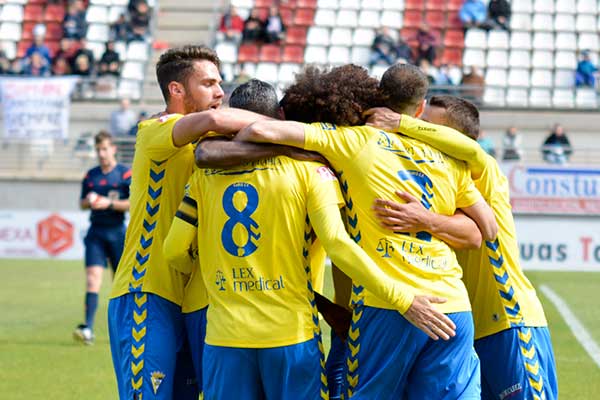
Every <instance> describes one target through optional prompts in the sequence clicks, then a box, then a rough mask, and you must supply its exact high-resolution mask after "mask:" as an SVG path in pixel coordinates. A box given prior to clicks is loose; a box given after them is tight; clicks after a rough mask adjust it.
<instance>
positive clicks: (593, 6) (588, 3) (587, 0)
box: [577, 0, 598, 14]
mask: <svg viewBox="0 0 600 400" xmlns="http://www.w3.org/2000/svg"><path fill="white" fill-rule="evenodd" d="M577 13H578V14H597V13H598V3H597V2H596V0H578V1H577Z"/></svg>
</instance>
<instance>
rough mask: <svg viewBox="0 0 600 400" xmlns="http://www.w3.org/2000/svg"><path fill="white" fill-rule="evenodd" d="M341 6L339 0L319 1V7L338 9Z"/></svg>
mask: <svg viewBox="0 0 600 400" xmlns="http://www.w3.org/2000/svg"><path fill="white" fill-rule="evenodd" d="M339 7H340V5H339V2H338V0H319V1H318V3H317V8H319V9H323V8H329V9H332V10H337V9H338V8H339Z"/></svg>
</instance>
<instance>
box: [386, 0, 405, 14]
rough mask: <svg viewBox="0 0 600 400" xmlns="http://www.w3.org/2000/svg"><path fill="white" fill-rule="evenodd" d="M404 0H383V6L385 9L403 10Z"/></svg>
mask: <svg viewBox="0 0 600 400" xmlns="http://www.w3.org/2000/svg"><path fill="white" fill-rule="evenodd" d="M404 7H405V5H404V0H383V8H384V9H385V10H398V11H402V10H404Z"/></svg>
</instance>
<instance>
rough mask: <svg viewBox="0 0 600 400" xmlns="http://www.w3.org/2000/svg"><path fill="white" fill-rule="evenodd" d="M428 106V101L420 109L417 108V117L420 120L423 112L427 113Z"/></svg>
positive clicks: (424, 101)
mask: <svg viewBox="0 0 600 400" xmlns="http://www.w3.org/2000/svg"><path fill="white" fill-rule="evenodd" d="M426 105H427V100H423V101H422V102H421V105H419V108H417V112H416V113H415V117H417V118H420V117H421V115H422V114H423V112H424V111H425V106H426Z"/></svg>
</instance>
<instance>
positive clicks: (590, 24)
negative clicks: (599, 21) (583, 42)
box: [575, 14, 597, 32]
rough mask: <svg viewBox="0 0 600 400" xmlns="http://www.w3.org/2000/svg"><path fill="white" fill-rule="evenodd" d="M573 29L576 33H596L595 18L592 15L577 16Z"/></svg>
mask: <svg viewBox="0 0 600 400" xmlns="http://www.w3.org/2000/svg"><path fill="white" fill-rule="evenodd" d="M575 29H576V30H577V32H596V30H597V27H596V18H595V17H594V16H593V15H587V14H578V15H577V19H576V20H575Z"/></svg>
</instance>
